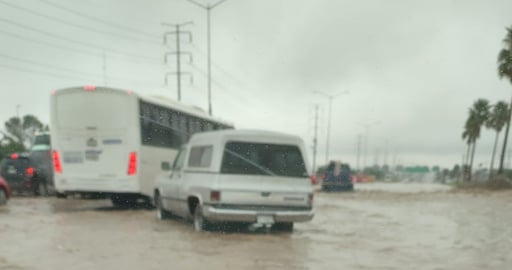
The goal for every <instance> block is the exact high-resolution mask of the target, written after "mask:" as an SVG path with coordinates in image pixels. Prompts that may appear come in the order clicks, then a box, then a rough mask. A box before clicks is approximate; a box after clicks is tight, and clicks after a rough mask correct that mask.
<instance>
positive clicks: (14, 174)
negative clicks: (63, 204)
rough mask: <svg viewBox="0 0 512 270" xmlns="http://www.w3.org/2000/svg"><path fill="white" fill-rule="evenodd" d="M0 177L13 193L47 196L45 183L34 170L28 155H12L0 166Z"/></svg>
mask: <svg viewBox="0 0 512 270" xmlns="http://www.w3.org/2000/svg"><path fill="white" fill-rule="evenodd" d="M0 168H1V176H2V177H3V178H4V179H5V181H7V183H8V184H9V186H10V187H11V189H12V190H13V191H17V192H30V193H32V194H34V195H47V194H48V187H47V183H46V182H45V180H44V179H43V178H41V177H40V176H39V175H38V174H37V172H36V169H35V168H34V166H33V164H32V162H31V160H30V154H28V153H13V154H11V155H10V156H9V157H7V158H5V159H4V160H3V161H2V163H1V165H0Z"/></svg>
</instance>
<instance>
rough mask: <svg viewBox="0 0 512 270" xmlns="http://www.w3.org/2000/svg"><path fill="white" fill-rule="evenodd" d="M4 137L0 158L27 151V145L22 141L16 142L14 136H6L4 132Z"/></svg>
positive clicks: (1, 143)
mask: <svg viewBox="0 0 512 270" xmlns="http://www.w3.org/2000/svg"><path fill="white" fill-rule="evenodd" d="M2 135H3V138H2V139H1V140H0V160H1V159H3V158H4V157H6V156H8V155H9V154H12V153H16V152H23V151H25V146H24V145H23V144H21V143H18V142H15V141H14V140H13V139H12V138H10V137H8V136H5V133H3V132H2Z"/></svg>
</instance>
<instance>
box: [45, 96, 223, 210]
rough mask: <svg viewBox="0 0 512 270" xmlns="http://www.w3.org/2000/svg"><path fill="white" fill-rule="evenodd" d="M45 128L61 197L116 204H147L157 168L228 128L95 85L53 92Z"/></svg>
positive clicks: (193, 111) (181, 108)
mask: <svg viewBox="0 0 512 270" xmlns="http://www.w3.org/2000/svg"><path fill="white" fill-rule="evenodd" d="M50 123H51V127H52V128H51V145H52V155H53V166H54V172H55V175H54V177H55V187H56V189H57V192H58V193H57V195H58V197H65V196H66V195H67V194H72V193H78V194H85V195H100V196H108V197H110V198H111V200H112V203H113V204H114V205H116V206H124V205H131V204H134V203H136V202H141V201H142V202H146V203H150V202H152V198H151V197H152V196H153V191H154V188H155V183H154V181H155V179H156V177H157V175H159V174H161V173H162V170H161V168H160V164H161V163H162V161H169V160H173V159H174V157H175V156H176V153H177V152H178V149H179V148H180V146H181V145H182V144H184V143H186V142H187V141H188V139H189V137H190V136H191V135H192V134H194V133H197V132H203V131H208V130H217V129H229V128H233V126H232V125H231V124H229V123H227V122H224V121H220V120H218V119H215V118H212V117H210V116H208V115H207V114H206V113H204V112H203V111H200V110H199V109H197V108H195V107H190V106H185V105H183V104H181V103H178V102H174V101H171V100H167V99H165V98H150V97H141V96H138V95H136V94H135V93H134V92H132V91H131V90H120V89H114V88H107V87H95V86H84V87H73V88H67V89H62V90H57V91H54V92H53V94H52V96H51V113H50Z"/></svg>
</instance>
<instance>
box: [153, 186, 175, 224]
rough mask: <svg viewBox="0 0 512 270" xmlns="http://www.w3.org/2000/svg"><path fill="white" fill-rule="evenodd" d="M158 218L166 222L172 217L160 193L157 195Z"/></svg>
mask: <svg viewBox="0 0 512 270" xmlns="http://www.w3.org/2000/svg"><path fill="white" fill-rule="evenodd" d="M155 206H156V218H157V219H158V220H166V219H170V218H171V217H172V215H171V212H169V211H167V210H165V209H164V206H163V203H162V197H161V196H160V194H159V193H158V192H156V193H155Z"/></svg>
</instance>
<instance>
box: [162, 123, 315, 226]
mask: <svg viewBox="0 0 512 270" xmlns="http://www.w3.org/2000/svg"><path fill="white" fill-rule="evenodd" d="M304 153H305V148H304V144H303V142H302V139H300V138H299V137H295V136H291V135H285V134H280V133H274V132H265V131H248V130H243V131H242V130H231V131H215V132H206V133H201V134H196V135H194V136H192V138H191V139H190V142H189V143H188V144H187V145H185V146H183V147H182V148H181V150H180V152H179V154H178V156H177V158H176V160H175V161H174V165H173V167H172V174H170V175H165V176H161V177H160V178H159V180H158V186H157V187H158V188H157V189H156V190H155V196H154V197H155V204H156V207H157V217H158V218H159V219H165V218H167V217H169V215H170V214H171V213H172V214H175V215H177V216H181V217H185V218H192V219H193V220H194V228H195V230H196V231H201V230H205V229H209V228H210V226H211V225H212V224H214V223H220V222H242V223H248V224H250V228H252V229H256V228H261V227H265V228H267V229H270V228H273V229H276V230H280V231H293V224H294V222H302V221H309V220H311V219H312V218H313V216H314V212H313V188H312V186H311V181H310V179H309V176H308V172H307V170H306V165H305V164H306V162H305V160H304ZM162 165H163V167H164V168H168V167H169V166H168V164H165V163H164V164H162Z"/></svg>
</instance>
